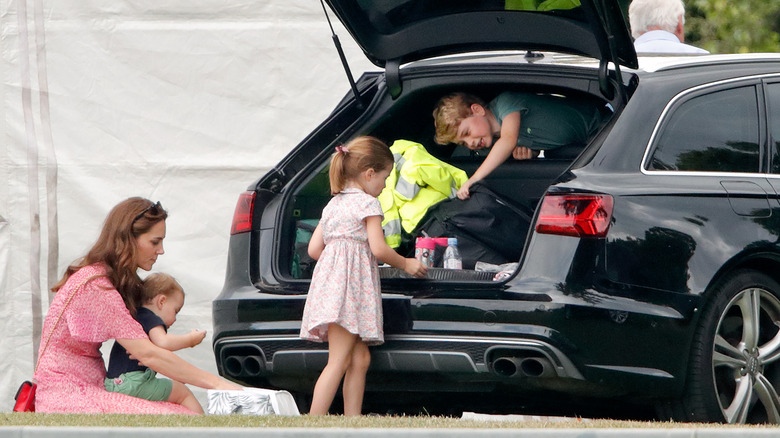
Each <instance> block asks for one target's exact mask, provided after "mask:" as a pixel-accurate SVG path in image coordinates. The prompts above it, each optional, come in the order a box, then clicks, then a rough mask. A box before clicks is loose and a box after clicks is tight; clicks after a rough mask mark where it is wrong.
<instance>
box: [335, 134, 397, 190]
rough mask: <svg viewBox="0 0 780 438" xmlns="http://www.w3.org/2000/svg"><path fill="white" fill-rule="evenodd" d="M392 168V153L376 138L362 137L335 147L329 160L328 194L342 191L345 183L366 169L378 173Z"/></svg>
mask: <svg viewBox="0 0 780 438" xmlns="http://www.w3.org/2000/svg"><path fill="white" fill-rule="evenodd" d="M392 167H393V153H392V152H390V148H389V147H387V145H386V144H385V143H384V142H382V141H381V140H379V139H378V138H374V137H369V136H363V137H357V138H354V139H352V140H351V141H350V142H349V143H347V144H345V145H344V146H337V147H336V152H335V153H334V154H333V157H332V158H331V159H330V171H329V173H328V176H329V177H330V193H331V194H332V195H335V194H336V193H338V192H340V191H342V190H344V186H345V185H346V184H347V181H349V180H350V179H353V178H357V176H358V175H359V174H360V173H361V172H364V171H366V170H368V169H374V171H376V172H379V171H382V170H387V169H390V168H392Z"/></svg>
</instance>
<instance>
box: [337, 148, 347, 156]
mask: <svg viewBox="0 0 780 438" xmlns="http://www.w3.org/2000/svg"><path fill="white" fill-rule="evenodd" d="M336 152H337V153H342V154H344V155H347V153H348V152H349V150H348V149H347V148H345V147H344V146H336Z"/></svg>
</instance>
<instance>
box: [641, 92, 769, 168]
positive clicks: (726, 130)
mask: <svg viewBox="0 0 780 438" xmlns="http://www.w3.org/2000/svg"><path fill="white" fill-rule="evenodd" d="M759 164H760V155H759V122H758V99H757V97H756V90H755V87H752V86H750V87H740V88H733V89H729V90H721V91H716V92H713V93H710V94H705V95H701V96H697V97H694V98H692V99H690V100H688V101H686V102H684V103H683V104H681V105H680V106H679V107H677V109H675V110H674V111H673V112H672V114H671V115H670V117H669V121H668V123H666V124H664V125H663V126H662V127H661V135H660V137H659V139H658V142H657V144H656V148H655V152H654V153H653V157H652V159H651V161H650V165H649V168H650V169H654V170H681V171H683V170H684V171H704V172H758V171H759Z"/></svg>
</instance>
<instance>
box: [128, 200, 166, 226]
mask: <svg viewBox="0 0 780 438" xmlns="http://www.w3.org/2000/svg"><path fill="white" fill-rule="evenodd" d="M160 210H162V205H161V204H160V201H157V203H156V204H151V205H150V206H148V207H146V208H144V211H142V212H140V213H138V215H137V216H136V217H135V219H133V222H135V221H137V220H138V219H141V218H142V217H143V216H144V215H145V214H146V212H147V211H151V212H152V214H153V215H155V216H157V215H158V214H160Z"/></svg>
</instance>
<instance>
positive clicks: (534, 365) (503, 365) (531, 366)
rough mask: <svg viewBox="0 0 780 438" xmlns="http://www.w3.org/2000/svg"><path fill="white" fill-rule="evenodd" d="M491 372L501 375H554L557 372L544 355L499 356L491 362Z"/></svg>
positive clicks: (536, 376) (538, 376) (539, 376)
mask: <svg viewBox="0 0 780 438" xmlns="http://www.w3.org/2000/svg"><path fill="white" fill-rule="evenodd" d="M491 368H493V372H494V373H496V374H498V375H499V376H502V377H534V378H544V377H554V376H555V375H556V374H557V373H556V372H555V367H553V364H552V362H550V360H549V359H547V358H545V357H514V356H508V357H499V358H497V359H495V360H494V361H493V363H492V364H491Z"/></svg>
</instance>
